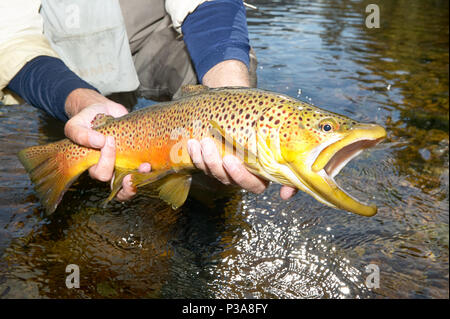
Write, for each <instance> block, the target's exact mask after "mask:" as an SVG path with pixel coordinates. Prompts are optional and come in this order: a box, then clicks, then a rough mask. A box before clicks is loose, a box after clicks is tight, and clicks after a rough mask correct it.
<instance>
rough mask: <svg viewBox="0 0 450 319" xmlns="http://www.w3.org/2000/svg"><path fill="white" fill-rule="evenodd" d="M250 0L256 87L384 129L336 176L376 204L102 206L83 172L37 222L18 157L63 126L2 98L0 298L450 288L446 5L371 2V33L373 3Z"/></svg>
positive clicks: (38, 213) (268, 196)
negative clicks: (371, 207)
mask: <svg viewBox="0 0 450 319" xmlns="http://www.w3.org/2000/svg"><path fill="white" fill-rule="evenodd" d="M371 2H373V1H371ZM250 3H252V4H253V5H256V6H257V7H258V10H251V9H248V11H247V15H248V24H249V31H250V38H251V43H252V46H253V48H254V49H255V52H256V54H257V56H258V60H259V65H258V81H259V82H258V86H259V87H260V88H265V89H269V90H273V91H277V92H280V93H285V94H288V95H290V96H293V97H297V98H299V99H301V100H304V101H307V102H309V103H313V104H315V105H317V106H320V107H323V108H326V109H329V110H331V111H334V112H337V113H341V114H343V115H346V116H349V117H352V118H354V119H356V120H358V121H364V122H375V123H378V124H381V125H383V126H384V127H386V129H387V131H388V138H387V139H386V141H385V142H384V143H382V144H380V145H379V146H377V147H376V148H375V149H372V150H370V151H367V152H364V153H363V154H362V155H360V156H359V157H358V158H357V159H356V160H353V161H352V162H351V163H349V164H348V165H347V167H346V168H344V169H343V171H342V172H341V173H340V174H339V176H338V177H337V179H338V181H339V183H340V184H341V185H344V186H345V188H346V189H349V191H350V193H351V194H353V195H355V196H356V197H358V198H361V199H363V200H368V201H371V202H374V203H376V204H377V205H378V207H379V212H378V214H377V215H376V216H374V217H371V218H367V217H362V216H357V215H353V214H350V213H347V212H344V211H339V210H335V209H331V208H328V207H325V206H324V205H322V204H320V203H318V202H316V201H315V200H313V199H312V198H311V197H310V196H308V195H306V194H304V193H299V194H297V195H296V196H294V197H293V198H292V199H290V200H288V201H283V200H281V199H280V198H279V196H278V192H279V186H278V185H271V186H270V187H269V189H268V190H267V191H266V192H265V193H264V194H261V195H254V194H250V193H247V192H244V191H234V192H229V193H228V194H226V195H225V196H223V197H221V198H215V199H214V200H209V201H206V200H198V199H194V198H190V199H189V200H188V201H187V203H186V204H185V205H184V206H183V207H182V208H181V209H179V210H177V211H172V210H171V209H169V208H168V207H167V206H166V205H164V204H163V203H161V202H160V201H159V200H158V199H155V198H151V197H149V196H144V195H141V196H138V197H136V198H135V199H134V200H132V201H130V202H128V203H126V204H120V203H112V204H111V205H109V206H108V208H107V209H102V208H101V206H100V204H99V203H101V201H102V200H103V199H104V198H105V197H107V195H108V192H109V188H108V185H106V184H104V183H100V182H96V181H93V180H91V179H90V178H89V177H87V176H83V177H82V178H81V179H80V180H79V181H78V182H77V183H76V184H75V185H74V186H73V187H71V189H70V190H69V191H68V193H67V195H66V196H65V197H64V200H63V202H62V203H61V205H60V208H59V209H58V210H57V211H56V212H55V213H54V214H53V215H51V216H45V214H44V211H43V209H42V206H41V205H40V204H39V202H38V199H37V198H36V196H35V193H34V191H33V187H32V185H31V183H30V181H29V178H28V176H27V175H26V174H25V171H24V169H23V168H22V166H21V164H20V163H19V161H18V159H17V157H16V154H17V152H18V151H19V150H21V149H23V148H24V147H26V146H31V145H36V144H43V143H47V142H50V141H55V140H58V139H60V138H62V137H63V136H62V128H63V126H62V124H60V123H58V122H56V121H54V120H52V119H50V118H48V117H46V116H44V115H43V114H41V113H39V112H37V111H36V110H35V109H33V108H32V107H30V106H27V105H17V106H8V107H5V106H0V158H1V160H2V164H1V165H0V298H16V297H24V298H179V297H190V298H448V297H449V287H448V279H449V278H448V270H449V266H448V255H449V248H448V244H449V228H448V224H449V214H448V212H449V206H448V205H449V170H448V147H449V137H448V133H449V125H448V119H449V113H448V105H449V103H448V101H449V93H448V79H449V42H448V41H449V40H448V33H449V24H448V19H449V17H448V10H449V8H448V1H439V0H434V1H418V0H414V1H406V0H396V1H394V0H384V1H379V8H380V28H372V29H369V28H367V27H366V25H365V18H366V16H367V15H368V13H366V12H365V8H366V6H367V5H368V4H369V3H370V2H360V1H350V0H342V1H339V2H337V1H326V0H323V1H303V0H298V1H294V0H292V1H288V0H282V1H274V0H271V1H268V0H267V1H251V2H250ZM68 264H76V265H78V266H79V269H80V284H81V287H80V288H79V289H68V288H67V287H66V285H65V279H66V276H67V275H68V274H67V273H66V272H65V270H66V266H67V265H68ZM377 271H379V277H378V279H379V280H378V281H377V280H376V277H374V276H375V275H376V273H377Z"/></svg>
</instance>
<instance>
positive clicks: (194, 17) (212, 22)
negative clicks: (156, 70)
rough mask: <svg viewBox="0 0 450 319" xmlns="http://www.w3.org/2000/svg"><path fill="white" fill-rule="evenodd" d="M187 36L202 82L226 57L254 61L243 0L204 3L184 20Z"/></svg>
mask: <svg viewBox="0 0 450 319" xmlns="http://www.w3.org/2000/svg"><path fill="white" fill-rule="evenodd" d="M181 30H182V32H183V39H184V42H185V43H186V47H187V49H188V51H189V54H190V56H191V60H192V62H193V64H194V68H195V71H196V72H197V78H198V80H199V82H200V83H201V81H202V79H203V76H204V75H205V73H206V72H208V70H209V69H211V68H212V67H213V66H214V65H216V64H217V63H219V62H222V61H225V60H239V61H242V62H243V63H244V64H245V65H247V68H248V66H249V63H250V59H249V51H250V44H249V39H248V30H247V20H246V12H245V7H244V4H243V2H242V1H241V0H216V1H207V2H204V3H202V4H201V5H200V6H198V8H197V9H196V10H195V11H194V12H193V13H191V14H190V15H188V16H187V17H186V19H185V20H184V22H183V24H182V26H181Z"/></svg>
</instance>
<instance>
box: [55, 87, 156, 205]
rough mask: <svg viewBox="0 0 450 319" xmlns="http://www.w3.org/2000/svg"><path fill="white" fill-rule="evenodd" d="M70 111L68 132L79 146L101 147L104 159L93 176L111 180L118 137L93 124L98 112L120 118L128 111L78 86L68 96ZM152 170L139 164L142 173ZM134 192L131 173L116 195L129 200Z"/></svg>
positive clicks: (67, 102) (97, 165) (101, 158)
mask: <svg viewBox="0 0 450 319" xmlns="http://www.w3.org/2000/svg"><path fill="white" fill-rule="evenodd" d="M66 113H67V114H68V115H69V117H70V119H69V121H67V123H66V125H65V127H64V133H65V135H66V136H67V137H68V138H69V139H71V140H72V141H74V142H75V143H77V144H79V145H83V146H86V147H90V148H95V149H100V159H99V161H98V162H97V164H95V165H93V166H91V167H90V168H89V175H90V176H91V177H92V178H94V179H97V180H99V181H103V182H107V181H110V180H111V179H112V176H113V173H114V164H115V160H116V148H115V140H114V137H113V136H104V135H103V134H101V133H99V132H97V131H95V130H93V129H92V128H91V123H92V120H93V119H94V118H95V116H96V115H97V114H100V113H104V114H106V115H111V116H113V117H120V116H123V115H125V114H127V113H128V110H127V109H126V108H125V107H124V106H123V105H121V104H118V103H115V102H113V101H111V100H109V99H107V98H106V97H104V96H102V95H101V94H99V93H97V92H96V91H93V90H88V89H77V90H74V91H73V92H72V93H70V94H69V96H68V97H67V100H66ZM150 170H151V166H150V164H149V163H143V164H141V166H140V167H139V171H140V172H141V173H147V172H150ZM134 195H136V191H135V189H134V187H132V184H131V175H127V176H125V178H124V179H123V181H122V189H121V190H120V191H119V192H118V193H117V196H116V198H117V199H118V200H120V201H125V200H129V199H131V198H132V197H133V196H134Z"/></svg>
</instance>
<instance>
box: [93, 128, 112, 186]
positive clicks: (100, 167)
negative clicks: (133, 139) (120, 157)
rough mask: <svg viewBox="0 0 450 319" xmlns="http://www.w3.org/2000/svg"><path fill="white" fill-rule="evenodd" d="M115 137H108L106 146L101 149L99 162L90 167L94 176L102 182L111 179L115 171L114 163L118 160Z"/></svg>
mask: <svg viewBox="0 0 450 319" xmlns="http://www.w3.org/2000/svg"><path fill="white" fill-rule="evenodd" d="M114 144H115V143H114V137H112V136H108V137H107V138H106V143H105V146H104V147H103V148H102V149H101V152H100V159H99V160H98V163H97V164H95V165H94V166H92V167H91V168H90V169H89V174H90V175H91V177H92V178H95V179H98V180H100V181H102V182H106V181H109V180H110V179H111V178H112V175H113V172H114V163H115V161H116V148H115V146H114Z"/></svg>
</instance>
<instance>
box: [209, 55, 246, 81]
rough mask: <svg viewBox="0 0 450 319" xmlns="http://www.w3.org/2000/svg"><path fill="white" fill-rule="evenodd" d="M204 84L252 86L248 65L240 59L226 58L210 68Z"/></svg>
mask: <svg viewBox="0 0 450 319" xmlns="http://www.w3.org/2000/svg"><path fill="white" fill-rule="evenodd" d="M202 84H203V85H206V86H209V87H212V88H214V87H223V86H246V87H248V86H250V78H249V72H248V68H247V66H246V65H245V64H244V63H242V62H241V61H238V60H226V61H223V62H220V63H218V64H216V65H215V66H214V67H212V68H211V69H209V71H208V72H206V74H205V76H204V77H203V80H202Z"/></svg>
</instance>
